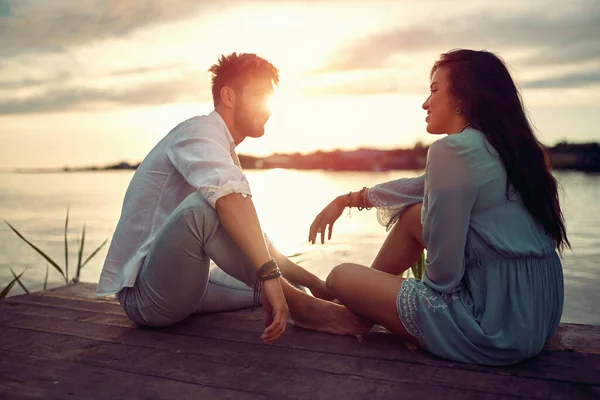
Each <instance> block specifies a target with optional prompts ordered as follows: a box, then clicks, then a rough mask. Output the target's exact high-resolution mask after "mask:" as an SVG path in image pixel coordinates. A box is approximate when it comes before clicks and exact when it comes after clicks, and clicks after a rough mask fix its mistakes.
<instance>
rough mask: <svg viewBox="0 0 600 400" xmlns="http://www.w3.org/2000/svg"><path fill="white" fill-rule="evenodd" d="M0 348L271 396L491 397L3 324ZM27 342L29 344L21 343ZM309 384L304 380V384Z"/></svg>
mask: <svg viewBox="0 0 600 400" xmlns="http://www.w3.org/2000/svg"><path fill="white" fill-rule="evenodd" d="M0 338H1V340H0V346H1V347H2V348H3V349H9V350H10V351H12V352H18V353H24V354H29V353H33V354H32V355H37V356H40V357H46V358H53V359H57V360H63V361H69V362H75V363H81V364H86V365H91V366H96V367H103V368H105V369H109V370H117V371H126V372H131V373H134V374H141V375H149V376H155V377H163V378H169V379H172V380H178V381H182V382H188V383H197V384H202V385H210V386H216V387H229V388H231V389H234V390H241V391H244V392H252V393H261V394H264V395H267V396H270V397H277V398H283V397H287V396H289V397H293V398H299V399H313V398H318V399H331V398H339V397H341V396H343V397H345V398H351V399H354V398H365V397H367V396H368V397H376V398H378V397H385V398H388V397H392V396H394V397H398V396H401V395H402V396H407V397H408V396H410V397H414V396H424V397H426V398H433V399H435V398H442V397H443V398H465V399H475V398H489V399H499V398H506V396H497V395H492V394H488V393H482V392H477V391H465V390H456V389H452V388H445V387H439V386H430V385H418V384H413V383H411V384H402V383H397V382H389V381H385V380H367V379H364V378H361V377H356V376H347V375H340V374H327V373H322V372H317V371H313V370H308V371H307V370H301V369H285V368H281V367H280V366H277V368H276V369H273V366H272V365H270V364H268V363H259V362H256V361H246V360H244V359H240V357H239V354H238V357H237V358H234V359H223V358H221V357H210V356H206V355H197V354H190V353H187V352H185V351H178V352H177V351H172V350H171V351H169V350H165V349H160V348H145V347H139V346H123V345H116V344H113V343H105V342H99V341H94V340H89V339H83V338H79V337H73V336H67V335H58V334H48V333H43V332H36V331H31V330H23V329H14V328H6V327H5V328H3V329H2V331H1V332H0ZM23 341H26V342H27V344H23ZM307 383H308V384H307Z"/></svg>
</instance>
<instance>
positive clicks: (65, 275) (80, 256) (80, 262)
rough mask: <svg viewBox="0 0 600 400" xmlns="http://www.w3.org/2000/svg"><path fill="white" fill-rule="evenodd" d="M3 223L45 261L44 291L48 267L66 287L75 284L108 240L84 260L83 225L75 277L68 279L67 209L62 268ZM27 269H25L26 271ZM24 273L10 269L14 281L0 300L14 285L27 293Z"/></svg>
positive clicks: (78, 240) (46, 284) (46, 283)
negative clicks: (61, 278)
mask: <svg viewBox="0 0 600 400" xmlns="http://www.w3.org/2000/svg"><path fill="white" fill-rule="evenodd" d="M4 222H5V223H6V224H7V225H8V226H9V228H10V229H11V230H12V231H13V232H14V233H15V234H16V235H17V236H18V237H19V238H20V239H21V240H22V241H24V242H25V243H27V244H28V245H29V247H31V248H32V249H33V250H35V252H36V253H37V254H39V255H40V256H41V257H42V258H43V259H44V260H46V262H47V263H46V276H45V278H44V290H46V288H47V286H48V271H49V265H51V266H52V268H54V269H55V270H56V271H58V273H59V274H60V275H61V276H62V277H63V279H64V280H65V284H66V285H70V284H73V283H76V282H79V277H80V274H81V269H82V268H83V267H85V266H86V265H87V263H88V262H89V261H90V260H91V259H92V258H93V257H94V256H95V255H96V254H98V252H99V251H100V250H101V249H102V247H104V245H106V243H107V242H108V239H106V240H104V242H102V244H100V246H98V247H96V249H95V250H94V251H92V252H91V253H90V255H89V256H87V257H86V258H85V259H84V257H83V249H84V246H85V224H84V225H83V229H82V231H81V237H80V239H79V238H78V239H77V245H78V252H77V264H76V269H75V276H74V277H71V278H70V277H69V240H68V235H67V230H68V228H69V209H68V208H67V217H66V218H65V229H64V249H65V264H64V268H63V267H61V266H60V265H59V264H58V263H57V262H56V261H54V260H53V259H52V258H51V257H50V256H48V255H47V254H46V253H45V252H44V251H43V250H41V249H40V248H39V247H38V246H36V245H35V244H33V243H32V242H31V241H29V240H27V239H26V238H25V236H23V234H21V232H19V231H18V230H17V229H16V228H15V227H14V226H12V225H11V224H10V223H9V222H8V221H6V220H4ZM26 270H27V269H25V271H26ZM25 271H23V272H21V273H20V274H19V275H17V274H15V272H14V271H13V270H12V269H11V272H12V274H13V277H14V279H13V280H12V281H11V282H10V283H9V284H8V285H7V286H6V287H5V288H4V289H3V290H2V292H0V299H2V298H4V297H6V296H7V295H8V293H9V292H10V290H11V289H12V288H13V286H14V285H15V284H18V285H19V286H20V287H21V289H23V291H24V292H25V293H29V291H28V290H27V288H26V287H25V285H23V282H21V280H20V278H21V276H23V274H24V273H25Z"/></svg>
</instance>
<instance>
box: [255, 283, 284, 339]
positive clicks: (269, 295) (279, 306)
mask: <svg viewBox="0 0 600 400" xmlns="http://www.w3.org/2000/svg"><path fill="white" fill-rule="evenodd" d="M261 299H262V305H263V310H264V312H265V316H264V318H265V330H264V332H263V334H262V336H261V339H262V340H263V342H265V343H267V344H270V343H273V342H275V341H276V340H277V339H279V337H280V336H281V335H283V332H285V328H286V323H287V315H288V311H289V308H288V305H287V302H286V301H285V296H284V295H283V289H282V288H281V282H280V281H279V278H277V279H270V280H268V281H264V282H263V283H262V296H261Z"/></svg>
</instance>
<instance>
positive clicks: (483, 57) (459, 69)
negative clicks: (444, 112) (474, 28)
mask: <svg viewBox="0 0 600 400" xmlns="http://www.w3.org/2000/svg"><path fill="white" fill-rule="evenodd" d="M442 67H445V68H448V70H449V77H450V94H451V95H452V96H453V97H454V98H455V99H456V100H458V102H459V104H460V108H461V109H462V112H463V114H464V116H465V118H466V120H467V121H468V122H469V123H470V124H471V126H472V127H473V128H475V129H477V130H479V131H481V132H483V134H484V135H485V136H486V138H487V140H488V141H489V142H490V144H491V145H492V146H493V147H494V148H495V149H496V151H497V152H498V154H499V155H500V159H501V160H502V163H503V164H504V168H505V169H506V174H507V178H508V180H507V184H506V197H507V199H509V200H510V189H511V188H510V185H512V187H513V188H514V189H516V190H517V191H518V193H519V194H520V196H521V199H522V201H523V203H524V205H525V207H526V208H527V210H528V211H529V212H530V213H531V215H532V216H533V217H534V218H535V219H536V220H538V221H539V222H540V223H541V225H542V226H543V227H544V229H545V230H546V232H547V233H548V234H549V235H551V237H552V238H553V239H554V242H555V244H556V247H557V248H558V250H559V251H562V250H563V249H564V248H565V247H569V248H570V247H571V244H570V243H569V239H568V238H567V231H566V227H565V220H564V217H563V214H562V211H561V209H560V204H559V199H558V190H557V183H556V179H555V178H554V177H553V176H552V173H551V172H550V166H549V163H547V162H546V157H548V153H547V150H546V148H545V147H544V146H543V145H542V144H541V143H540V142H539V141H538V140H537V138H536V137H535V135H534V133H533V130H532V129H531V125H530V123H529V120H528V118H527V115H526V113H525V110H524V106H523V102H522V99H521V95H520V94H519V91H518V89H517V87H516V86H515V83H514V82H513V80H512V78H511V76H510V73H509V72H508V70H507V68H506V66H505V65H504V63H503V62H502V60H501V59H500V58H498V57H497V56H496V55H494V54H492V53H490V52H487V51H473V50H463V49H459V50H453V51H450V52H448V53H445V54H442V55H441V56H440V59H439V60H438V61H436V63H435V64H434V65H433V68H432V69H431V75H432V76H433V74H434V72H435V71H436V70H438V69H439V68H442Z"/></svg>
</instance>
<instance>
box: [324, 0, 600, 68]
mask: <svg viewBox="0 0 600 400" xmlns="http://www.w3.org/2000/svg"><path fill="white" fill-rule="evenodd" d="M559 4H560V3H558V2H556V3H552V4H546V5H545V6H544V7H540V8H537V9H528V10H527V11H521V12H520V13H511V14H507V15H502V14H499V13H491V12H489V11H479V12H478V13H476V14H473V15H465V16H464V17H462V18H461V19H457V18H456V17H453V18H452V19H448V20H443V21H440V22H436V23H432V22H430V23H428V24H427V25H414V26H411V27H407V28H400V29H394V30H389V31H386V32H380V33H376V34H373V35H371V36H368V37H366V38H364V39H362V40H359V41H358V42H355V43H354V44H352V45H350V46H348V47H347V48H345V49H343V50H341V51H340V52H339V53H337V54H334V56H333V57H332V59H331V61H330V62H329V63H328V64H327V65H325V66H324V67H323V68H321V69H320V71H330V72H331V71H348V70H358V69H377V68H381V67H382V66H385V65H386V64H387V63H388V61H389V60H390V58H391V57H392V56H394V55H397V54H415V53H430V52H433V51H436V52H440V51H447V50H450V49H452V48H457V47H463V48H475V49H478V48H486V49H490V50H492V51H497V50H498V49H510V50H519V51H522V50H525V51H528V52H530V53H532V54H533V56H528V57H526V58H525V59H524V63H530V64H541V63H554V64H558V63H564V62H570V63H576V62H580V61H587V60H596V59H600V44H599V43H600V42H599V41H598V38H599V37H600V3H599V2H597V1H579V2H571V3H569V4H568V8H564V9H561V8H560V6H559ZM563 7H564V6H563ZM549 10H551V11H549ZM432 61H433V60H432Z"/></svg>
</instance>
